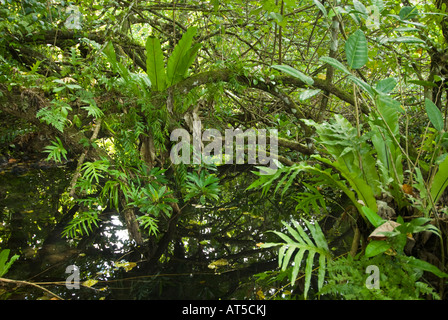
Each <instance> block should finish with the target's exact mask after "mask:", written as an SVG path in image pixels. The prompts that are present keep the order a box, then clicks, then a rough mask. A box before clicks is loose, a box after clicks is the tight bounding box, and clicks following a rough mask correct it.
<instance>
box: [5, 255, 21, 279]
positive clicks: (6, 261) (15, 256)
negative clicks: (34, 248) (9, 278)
mask: <svg viewBox="0 0 448 320" xmlns="http://www.w3.org/2000/svg"><path fill="white" fill-rule="evenodd" d="M9 252H10V250H9V249H3V250H2V251H0V277H2V276H3V275H5V274H6V273H7V272H8V270H9V268H10V267H11V265H12V264H13V263H14V261H16V260H17V259H18V258H19V255H17V254H15V255H13V256H12V257H11V259H10V260H9V261H8V256H9Z"/></svg>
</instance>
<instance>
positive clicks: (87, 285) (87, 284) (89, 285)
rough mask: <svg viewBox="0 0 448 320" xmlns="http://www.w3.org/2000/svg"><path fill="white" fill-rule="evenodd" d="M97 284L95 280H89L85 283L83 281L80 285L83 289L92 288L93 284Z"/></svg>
mask: <svg viewBox="0 0 448 320" xmlns="http://www.w3.org/2000/svg"><path fill="white" fill-rule="evenodd" d="M97 283H98V280H95V279H89V280H87V281H84V282H83V283H82V285H83V286H84V287H89V288H90V287H92V286H94V285H95V284H97Z"/></svg>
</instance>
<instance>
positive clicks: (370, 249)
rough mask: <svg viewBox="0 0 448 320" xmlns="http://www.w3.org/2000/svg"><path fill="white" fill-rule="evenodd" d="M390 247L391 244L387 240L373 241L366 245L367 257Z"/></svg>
mask: <svg viewBox="0 0 448 320" xmlns="http://www.w3.org/2000/svg"><path fill="white" fill-rule="evenodd" d="M389 248H390V244H389V243H388V242H386V241H372V242H370V243H369V244H368V245H367V247H366V253H365V255H366V257H367V258H370V257H374V256H376V255H378V254H380V253H383V252H385V251H387V250H388V249H389Z"/></svg>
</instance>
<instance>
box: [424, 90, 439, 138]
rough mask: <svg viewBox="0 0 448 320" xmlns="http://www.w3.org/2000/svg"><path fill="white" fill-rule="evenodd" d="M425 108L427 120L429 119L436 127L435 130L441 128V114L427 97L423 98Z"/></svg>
mask: <svg viewBox="0 0 448 320" xmlns="http://www.w3.org/2000/svg"><path fill="white" fill-rule="evenodd" d="M425 109H426V113H427V114H428V118H429V121H431V123H432V125H433V126H434V128H436V130H437V131H442V130H443V116H442V113H441V112H440V110H439V108H437V106H436V105H435V104H434V102H432V101H431V100H429V99H428V98H426V99H425Z"/></svg>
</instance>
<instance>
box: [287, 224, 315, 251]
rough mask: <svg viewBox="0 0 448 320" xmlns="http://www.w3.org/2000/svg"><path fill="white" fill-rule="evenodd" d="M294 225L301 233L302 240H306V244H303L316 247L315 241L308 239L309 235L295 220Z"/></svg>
mask: <svg viewBox="0 0 448 320" xmlns="http://www.w3.org/2000/svg"><path fill="white" fill-rule="evenodd" d="M292 223H293V224H294V226H295V227H296V229H297V231H299V233H300V236H301V237H302V239H303V240H305V242H303V243H307V244H308V245H310V246H314V243H313V241H311V239H310V238H309V237H308V235H307V234H306V232H305V230H303V228H302V226H301V225H300V224H299V223H298V222H297V221H295V220H293V221H292Z"/></svg>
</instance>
